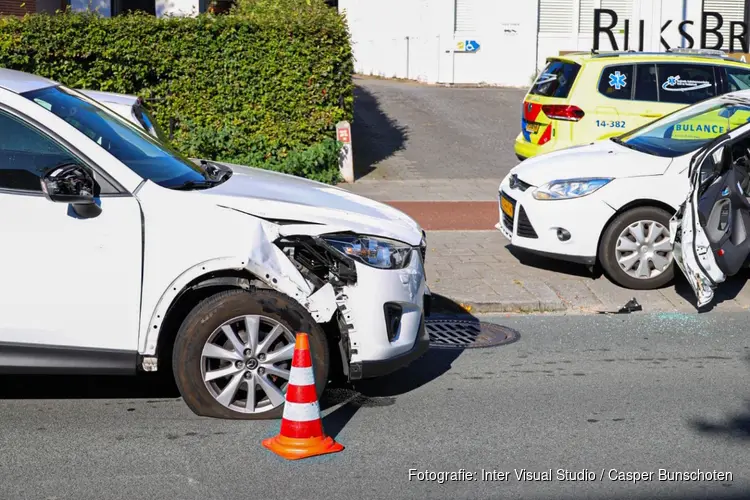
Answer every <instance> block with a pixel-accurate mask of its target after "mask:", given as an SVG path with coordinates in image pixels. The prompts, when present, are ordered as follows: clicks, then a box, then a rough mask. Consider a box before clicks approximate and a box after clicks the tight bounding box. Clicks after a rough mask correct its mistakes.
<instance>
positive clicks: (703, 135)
mask: <svg viewBox="0 0 750 500" xmlns="http://www.w3.org/2000/svg"><path fill="white" fill-rule="evenodd" d="M748 122H750V106H749V105H746V104H738V103H736V102H726V101H724V102H722V101H721V100H714V99H711V100H709V101H704V102H702V103H699V104H696V105H693V106H689V107H687V108H683V109H681V110H679V111H676V112H674V113H672V114H669V115H667V116H665V117H663V118H661V119H659V120H656V121H654V122H652V123H650V124H647V125H645V126H643V127H641V128H638V129H635V130H633V131H631V132H629V133H626V134H624V135H622V136H620V137H616V138H614V139H613V140H614V141H615V142H618V143H620V144H623V145H625V146H627V147H630V148H632V149H635V150H638V151H642V152H644V153H647V154H651V155H654V156H662V157H666V158H674V157H676V156H682V155H684V154H687V153H690V152H692V151H695V150H697V149H698V148H700V147H701V146H704V145H705V144H708V143H709V142H710V141H712V140H713V139H715V138H716V137H718V136H720V135H723V134H726V133H727V132H729V131H730V130H733V129H735V128H737V127H740V126H742V125H744V124H746V123H748Z"/></svg>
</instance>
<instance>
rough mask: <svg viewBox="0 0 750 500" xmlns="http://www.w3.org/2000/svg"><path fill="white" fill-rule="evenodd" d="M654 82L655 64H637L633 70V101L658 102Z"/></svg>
mask: <svg viewBox="0 0 750 500" xmlns="http://www.w3.org/2000/svg"><path fill="white" fill-rule="evenodd" d="M656 80H657V79H656V65H655V64H637V65H636V70H635V97H634V99H635V100H636V101H649V102H657V101H658V100H659V91H658V85H657V84H656Z"/></svg>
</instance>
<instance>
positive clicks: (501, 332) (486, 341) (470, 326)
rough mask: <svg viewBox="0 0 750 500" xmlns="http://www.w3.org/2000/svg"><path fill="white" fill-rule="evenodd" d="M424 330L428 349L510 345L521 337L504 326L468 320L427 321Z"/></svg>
mask: <svg viewBox="0 0 750 500" xmlns="http://www.w3.org/2000/svg"><path fill="white" fill-rule="evenodd" d="M425 328H426V329H427V333H428V334H429V336H430V347H437V348H441V349H476V348H480V347H496V346H500V345H505V344H510V343H512V342H515V341H516V340H518V339H519V338H520V337H521V335H520V334H519V333H518V332H517V331H515V330H513V329H511V328H507V327H505V326H501V325H496V324H494V323H484V322H482V321H477V320H470V319H428V320H427V321H426V322H425Z"/></svg>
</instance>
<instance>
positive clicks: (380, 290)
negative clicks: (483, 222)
mask: <svg viewBox="0 0 750 500" xmlns="http://www.w3.org/2000/svg"><path fill="white" fill-rule="evenodd" d="M414 252H415V254H414V255H413V256H412V259H411V263H410V265H409V266H408V267H407V268H406V269H400V270H383V269H374V268H370V267H368V266H365V265H363V264H357V284H356V285H354V286H346V287H343V288H342V289H341V290H340V293H339V295H338V297H337V303H338V305H339V310H340V312H341V318H342V319H343V322H344V328H343V329H342V336H345V337H346V338H347V339H348V351H349V352H348V361H349V367H350V368H349V373H348V375H349V378H350V379H352V380H356V379H359V378H369V377H377V376H381V375H385V374H387V373H390V372H393V371H395V370H397V369H398V368H401V367H403V366H406V365H408V364H409V363H411V362H412V361H414V360H415V359H417V358H418V357H419V356H421V355H422V354H423V353H424V352H425V351H426V350H427V348H428V346H429V338H428V337H427V335H426V332H425V325H424V321H425V313H424V311H425V302H426V301H429V289H428V288H427V283H426V280H425V275H424V268H423V264H422V259H421V258H420V257H419V255H418V253H417V250H414ZM426 297H427V298H426Z"/></svg>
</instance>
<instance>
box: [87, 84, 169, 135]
mask: <svg viewBox="0 0 750 500" xmlns="http://www.w3.org/2000/svg"><path fill="white" fill-rule="evenodd" d="M79 92H81V93H82V94H84V95H86V96H87V97H90V98H92V99H94V100H96V101H99V102H100V103H102V104H104V105H105V106H106V107H108V108H109V109H111V110H112V111H114V112H115V113H117V114H118V115H120V116H122V117H123V118H125V119H126V120H129V121H131V122H133V123H134V124H135V125H137V126H139V127H141V128H142V129H144V130H145V131H146V132H148V133H149V134H151V135H152V136H154V137H156V138H157V139H159V140H160V141H166V140H167V134H165V133H164V131H163V130H162V128H161V127H160V126H159V124H158V123H157V122H156V120H155V119H154V118H153V117H152V116H151V112H150V110H149V109H148V107H147V106H146V103H145V102H144V100H143V99H141V98H140V97H136V96H134V95H129V94H117V93H115V92H102V91H99V90H79Z"/></svg>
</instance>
